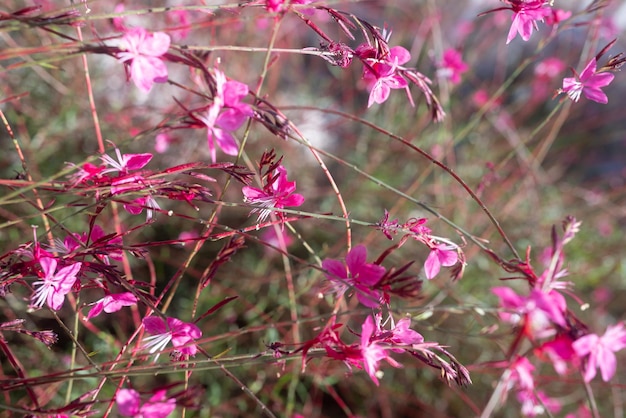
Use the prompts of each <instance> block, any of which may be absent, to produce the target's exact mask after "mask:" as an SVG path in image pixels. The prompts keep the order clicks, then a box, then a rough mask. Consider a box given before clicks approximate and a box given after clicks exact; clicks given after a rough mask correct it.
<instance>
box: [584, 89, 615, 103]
mask: <svg viewBox="0 0 626 418" xmlns="http://www.w3.org/2000/svg"><path fill="white" fill-rule="evenodd" d="M583 94H584V95H585V97H586V98H587V99H589V100H593V101H594V102H597V103H600V104H607V103H608V102H609V98H608V97H607V95H606V94H605V93H604V92H603V91H602V90H600V89H595V88H589V87H587V88H584V89H583Z"/></svg>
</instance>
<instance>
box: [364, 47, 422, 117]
mask: <svg viewBox="0 0 626 418" xmlns="http://www.w3.org/2000/svg"><path fill="white" fill-rule="evenodd" d="M410 59H411V54H410V53H409V51H407V50H406V49H405V48H403V47H401V46H394V47H393V48H391V49H390V50H389V55H388V56H387V57H385V59H384V60H376V59H374V58H367V59H365V62H367V63H368V64H369V65H370V66H369V67H368V66H365V68H364V69H363V79H364V80H365V83H366V84H367V87H368V88H369V89H370V96H369V100H368V102H367V107H371V106H372V105H373V104H374V103H378V104H381V103H384V102H385V101H386V100H387V99H388V98H389V94H390V93H391V89H406V92H407V95H408V96H409V100H411V103H412V98H411V94H410V92H409V84H408V82H407V81H406V79H405V78H404V77H402V75H400V74H399V73H398V72H397V70H398V66H400V65H402V64H406V63H407V62H409V60H410Z"/></svg>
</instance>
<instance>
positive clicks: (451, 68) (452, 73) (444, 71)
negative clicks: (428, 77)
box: [437, 48, 469, 84]
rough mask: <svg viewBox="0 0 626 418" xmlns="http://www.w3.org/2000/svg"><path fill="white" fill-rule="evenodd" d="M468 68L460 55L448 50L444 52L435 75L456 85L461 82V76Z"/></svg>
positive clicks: (453, 50)
mask: <svg viewBox="0 0 626 418" xmlns="http://www.w3.org/2000/svg"><path fill="white" fill-rule="evenodd" d="M468 68H469V67H468V66H467V64H466V63H465V62H464V61H463V57H462V56H461V53H460V52H459V51H457V50H456V49H452V48H450V49H446V50H445V51H444V53H443V59H442V60H441V62H440V63H439V70H438V71H437V73H438V74H439V75H440V76H441V77H444V78H447V79H449V80H450V82H451V83H452V84H458V83H460V82H461V74H463V73H464V72H466V71H467V69H468Z"/></svg>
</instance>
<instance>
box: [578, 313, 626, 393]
mask: <svg viewBox="0 0 626 418" xmlns="http://www.w3.org/2000/svg"><path fill="white" fill-rule="evenodd" d="M572 347H574V351H576V354H577V355H578V356H579V357H584V356H588V357H587V362H586V366H585V374H584V379H585V382H590V381H591V380H593V378H594V377H595V376H596V369H597V368H598V367H599V368H600V373H601V374H602V380H604V381H605V382H608V381H609V380H611V378H612V377H613V375H614V374H615V370H616V367H617V360H616V358H615V354H614V353H615V352H617V351H619V350H621V349H623V348H624V347H626V329H624V323H622V322H620V323H619V324H617V325H612V326H609V327H608V328H607V329H606V332H605V333H604V335H603V336H602V337H600V336H598V335H596V334H587V335H585V336H583V337H580V338H579V339H577V340H576V341H574V342H573V344H572Z"/></svg>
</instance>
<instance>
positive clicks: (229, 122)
mask: <svg viewBox="0 0 626 418" xmlns="http://www.w3.org/2000/svg"><path fill="white" fill-rule="evenodd" d="M246 119H247V117H246V115H244V114H242V113H241V112H239V111H238V110H236V109H228V110H225V111H224V112H222V113H220V115H219V116H218V117H217V120H216V121H215V125H217V126H219V127H220V128H222V129H225V130H227V131H236V130H237V129H239V128H240V127H241V125H242V124H243V123H244V122H245V121H246Z"/></svg>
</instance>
